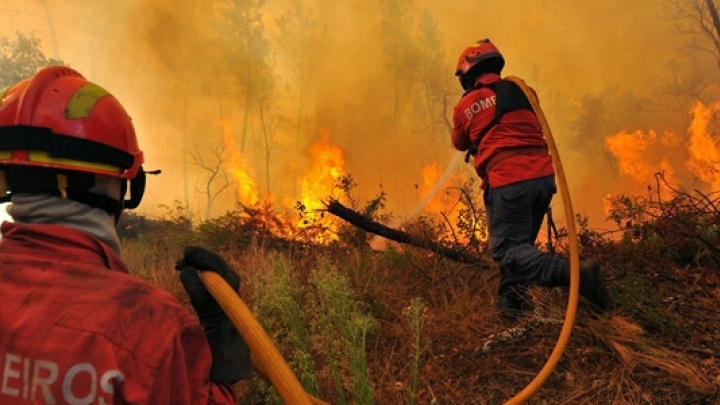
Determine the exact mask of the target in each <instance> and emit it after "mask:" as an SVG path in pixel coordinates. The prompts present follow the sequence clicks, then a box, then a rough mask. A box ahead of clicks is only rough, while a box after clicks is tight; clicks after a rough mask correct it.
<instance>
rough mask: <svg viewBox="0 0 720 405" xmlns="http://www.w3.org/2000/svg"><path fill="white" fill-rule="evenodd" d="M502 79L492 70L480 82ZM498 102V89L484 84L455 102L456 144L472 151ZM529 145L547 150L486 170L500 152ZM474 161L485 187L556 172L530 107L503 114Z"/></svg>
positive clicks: (457, 146)
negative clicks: (496, 97)
mask: <svg viewBox="0 0 720 405" xmlns="http://www.w3.org/2000/svg"><path fill="white" fill-rule="evenodd" d="M499 80H501V77H500V76H499V75H497V74H494V73H488V74H484V75H482V76H481V77H480V78H479V79H478V83H479V84H483V85H487V84H490V83H494V82H497V81H499ZM495 101H496V99H495V92H494V91H493V90H492V89H491V88H488V87H480V88H478V89H476V90H473V91H471V92H470V93H468V94H466V95H465V96H464V97H463V98H462V99H461V100H460V101H459V102H458V103H457V104H456V105H455V109H454V112H453V125H454V127H453V131H452V143H453V146H455V148H456V149H458V150H460V151H466V150H468V148H470V145H471V143H472V142H473V141H474V140H475V139H477V138H478V135H479V133H480V132H481V131H482V130H483V128H485V127H486V126H487V125H488V124H489V123H490V122H491V121H492V120H493V118H494V117H495V107H496V105H495ZM528 147H538V148H544V149H545V153H534V154H519V155H514V156H510V157H507V158H505V159H503V160H501V161H499V162H498V163H497V164H495V165H494V166H493V167H492V169H491V170H490V172H489V173H486V172H485V166H486V165H487V163H488V161H489V160H490V159H492V157H493V156H495V155H497V154H498V152H501V151H507V150H510V149H513V148H528ZM473 163H474V166H475V170H476V171H477V173H478V175H479V176H480V178H481V179H482V180H483V186H487V185H488V183H489V184H490V185H491V186H492V187H501V186H504V185H508V184H512V183H517V182H520V181H524V180H530V179H536V178H540V177H545V176H549V175H553V174H555V171H554V169H553V165H552V158H551V157H550V155H549V154H548V153H547V142H546V141H545V138H544V137H543V133H542V127H541V126H540V122H539V121H538V119H537V117H536V116H535V114H533V113H532V111H529V110H515V111H510V112H507V113H506V114H505V115H503V116H502V118H501V119H500V122H499V123H498V124H496V125H495V126H494V127H493V128H492V129H490V131H489V132H487V133H486V134H485V137H484V138H483V139H482V141H481V142H480V144H479V145H478V153H477V154H476V155H475V159H474V162H473Z"/></svg>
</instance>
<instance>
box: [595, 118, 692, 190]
mask: <svg viewBox="0 0 720 405" xmlns="http://www.w3.org/2000/svg"><path fill="white" fill-rule="evenodd" d="M680 142H681V141H680V137H678V136H677V135H676V134H673V133H672V132H665V133H664V134H663V136H658V133H657V132H656V131H654V130H652V129H651V130H649V131H647V132H644V131H641V130H637V131H635V132H632V133H630V132H627V131H620V132H619V133H617V134H615V135H613V136H611V137H609V138H607V139H605V147H606V148H607V150H609V151H610V152H611V153H612V154H613V156H614V157H615V160H616V161H617V163H618V166H619V168H620V172H621V173H623V174H626V175H628V176H630V178H631V179H633V180H636V181H638V182H640V183H642V184H643V185H645V184H647V183H648V182H650V181H652V180H653V177H654V175H655V173H657V172H660V171H662V172H664V174H665V178H666V179H667V180H668V181H670V182H674V177H675V172H674V168H673V166H672V164H671V162H670V161H669V160H668V156H666V153H667V152H669V151H672V152H674V151H676V150H677V149H676V147H677V146H678V145H679V144H680Z"/></svg>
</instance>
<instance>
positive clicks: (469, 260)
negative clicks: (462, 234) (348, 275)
mask: <svg viewBox="0 0 720 405" xmlns="http://www.w3.org/2000/svg"><path fill="white" fill-rule="evenodd" d="M325 206H326V207H327V210H328V212H329V213H331V214H333V215H335V216H337V217H339V218H341V219H343V220H345V221H346V222H348V223H350V224H351V225H354V226H356V227H358V228H360V229H362V230H364V231H366V232H370V233H373V234H375V235H378V236H382V237H383V238H386V239H390V240H393V241H395V242H398V243H402V244H404V245H410V246H414V247H416V248H420V249H425V250H430V251H432V252H435V253H437V254H439V255H441V256H443V257H446V258H448V259H450V260H454V261H457V262H461V263H465V264H472V265H476V266H480V267H484V268H488V267H490V265H489V264H488V263H487V262H486V261H484V260H482V259H481V258H480V257H478V256H475V255H471V254H468V253H467V252H464V251H460V250H457V249H451V248H448V247H445V246H443V245H441V244H439V243H437V242H434V241H431V240H427V239H424V238H417V237H415V236H413V235H411V234H409V233H407V232H403V231H400V230H397V229H393V228H390V227H387V226H385V225H383V224H380V223H377V222H375V221H373V220H371V219H370V218H367V217H365V216H363V215H362V214H360V213H358V212H355V211H353V210H352V209H350V208H348V207H346V206H344V205H342V204H341V203H340V202H339V201H337V200H335V199H332V200H330V201H329V202H327V203H325Z"/></svg>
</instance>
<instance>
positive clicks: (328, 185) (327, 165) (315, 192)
mask: <svg viewBox="0 0 720 405" xmlns="http://www.w3.org/2000/svg"><path fill="white" fill-rule="evenodd" d="M311 156H312V163H311V165H310V168H309V169H308V171H307V172H306V173H305V174H304V175H303V176H302V177H300V178H299V179H298V184H299V185H300V198H299V201H300V202H301V203H302V204H303V205H304V206H305V208H306V209H307V210H308V211H310V210H315V209H319V208H321V207H322V200H324V199H327V198H328V197H329V196H330V195H331V194H332V192H333V190H334V189H335V184H336V183H337V181H338V179H339V178H340V177H342V176H343V175H344V174H345V152H344V151H343V150H342V148H340V147H339V146H336V145H332V144H330V142H329V141H328V140H327V139H322V140H319V141H317V142H315V144H314V145H313V146H312V149H311Z"/></svg>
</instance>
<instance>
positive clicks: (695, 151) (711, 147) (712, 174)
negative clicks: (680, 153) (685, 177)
mask: <svg viewBox="0 0 720 405" xmlns="http://www.w3.org/2000/svg"><path fill="white" fill-rule="evenodd" d="M718 111H720V103H713V104H711V105H708V106H706V105H704V104H703V103H702V102H700V101H698V102H697V103H696V104H695V106H694V107H693V108H692V109H691V110H690V112H691V114H692V115H693V120H692V122H691V123H690V128H689V129H688V132H689V133H690V145H689V146H688V152H689V153H690V159H688V161H687V165H688V168H689V169H690V170H691V171H692V172H693V173H694V174H696V175H697V176H698V177H700V179H701V180H703V181H705V182H706V183H708V184H710V186H711V187H712V189H713V190H719V189H720V151H718V147H717V145H716V144H715V142H714V141H713V139H712V137H711V136H710V134H708V131H707V127H708V124H709V122H710V119H711V118H712V116H713V114H714V113H716V112H718Z"/></svg>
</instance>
